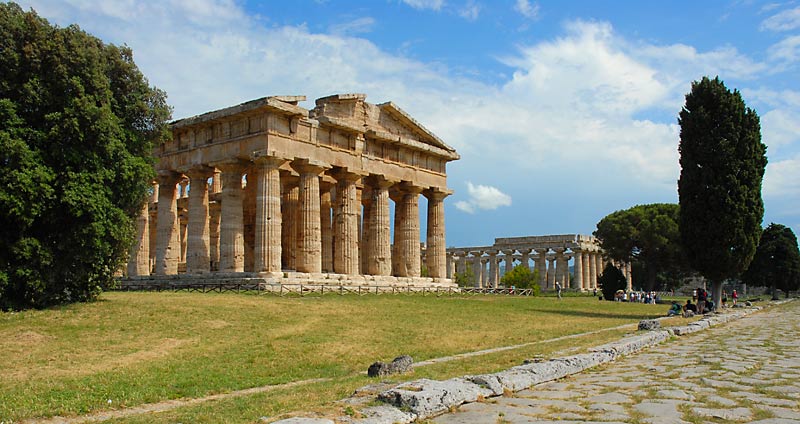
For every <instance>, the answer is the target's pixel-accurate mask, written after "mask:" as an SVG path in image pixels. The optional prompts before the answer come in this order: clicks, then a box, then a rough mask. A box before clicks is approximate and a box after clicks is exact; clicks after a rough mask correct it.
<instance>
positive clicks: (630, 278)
mask: <svg viewBox="0 0 800 424" xmlns="http://www.w3.org/2000/svg"><path fill="white" fill-rule="evenodd" d="M625 269H626V270H627V272H626V273H625V279H627V280H628V288H627V290H628V291H629V292H630V291H633V274H632V273H633V265H631V263H630V262H626V263H625Z"/></svg>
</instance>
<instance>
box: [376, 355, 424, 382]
mask: <svg viewBox="0 0 800 424" xmlns="http://www.w3.org/2000/svg"><path fill="white" fill-rule="evenodd" d="M413 363H414V360H413V359H412V358H411V357H410V356H408V355H403V356H398V357H397V358H394V360H393V361H392V362H389V363H388V364H387V363H386V362H375V363H374V364H372V365H370V366H369V369H368V370H367V375H369V376H370V377H383V376H386V375H391V374H402V373H404V372H408V371H411V364H413Z"/></svg>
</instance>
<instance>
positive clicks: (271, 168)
mask: <svg viewBox="0 0 800 424" xmlns="http://www.w3.org/2000/svg"><path fill="white" fill-rule="evenodd" d="M254 160H255V166H254V167H255V168H257V169H258V171H257V172H256V175H257V180H256V181H255V183H256V222H255V238H254V243H255V245H254V248H253V272H258V273H268V274H269V275H270V276H273V277H280V276H281V249H282V248H281V231H282V220H283V217H282V215H281V177H280V170H279V167H280V166H281V165H283V164H284V163H286V161H287V160H286V159H284V158H278V157H274V156H260V157H255V158H254Z"/></svg>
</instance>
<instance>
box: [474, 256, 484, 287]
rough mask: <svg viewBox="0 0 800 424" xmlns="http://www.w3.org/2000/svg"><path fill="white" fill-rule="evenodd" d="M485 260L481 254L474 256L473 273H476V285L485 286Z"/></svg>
mask: <svg viewBox="0 0 800 424" xmlns="http://www.w3.org/2000/svg"><path fill="white" fill-rule="evenodd" d="M482 266H483V261H481V257H480V255H478V256H473V257H472V273H473V274H475V287H478V288H482V287H483V269H482Z"/></svg>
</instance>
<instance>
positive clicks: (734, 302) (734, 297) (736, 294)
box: [731, 289, 739, 306]
mask: <svg viewBox="0 0 800 424" xmlns="http://www.w3.org/2000/svg"><path fill="white" fill-rule="evenodd" d="M731 299H733V306H736V301H737V300H738V299H739V293H736V289H733V293H731Z"/></svg>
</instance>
